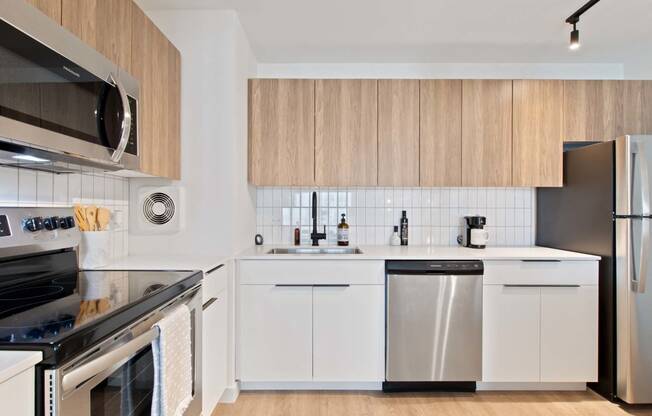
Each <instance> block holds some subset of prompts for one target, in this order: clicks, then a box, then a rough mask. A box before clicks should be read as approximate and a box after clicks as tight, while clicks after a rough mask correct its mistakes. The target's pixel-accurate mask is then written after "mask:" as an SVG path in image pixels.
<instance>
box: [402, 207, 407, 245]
mask: <svg viewBox="0 0 652 416" xmlns="http://www.w3.org/2000/svg"><path fill="white" fill-rule="evenodd" d="M401 245H402V246H407V245H408V219H407V211H403V215H402V216H401Z"/></svg>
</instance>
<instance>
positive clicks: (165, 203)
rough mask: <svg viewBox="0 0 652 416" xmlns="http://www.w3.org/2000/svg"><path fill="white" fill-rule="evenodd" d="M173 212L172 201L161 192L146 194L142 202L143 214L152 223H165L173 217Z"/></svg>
mask: <svg viewBox="0 0 652 416" xmlns="http://www.w3.org/2000/svg"><path fill="white" fill-rule="evenodd" d="M174 212H175V206H174V201H173V200H172V198H170V196H169V195H167V194H164V193H162V192H155V193H153V194H150V195H148V196H147V197H146V198H145V201H144V202H143V215H144V216H145V218H146V219H147V221H149V222H151V223H152V224H156V225H163V224H167V223H168V222H170V220H171V219H172V217H174Z"/></svg>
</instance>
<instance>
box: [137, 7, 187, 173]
mask: <svg viewBox="0 0 652 416" xmlns="http://www.w3.org/2000/svg"><path fill="white" fill-rule="evenodd" d="M132 20H133V24H132V54H131V58H132V59H131V73H132V74H133V75H134V76H135V77H136V79H138V80H139V81H140V101H139V114H138V117H139V120H138V125H139V137H138V142H139V147H140V170H141V171H142V172H144V173H147V174H150V175H153V176H161V177H166V178H170V179H179V178H180V176H181V165H180V160H181V155H180V150H181V143H180V140H181V138H180V131H179V129H180V127H179V126H180V124H179V123H180V122H179V117H180V76H181V70H180V67H181V58H180V55H179V51H177V50H176V48H175V47H174V46H173V45H172V44H171V43H170V42H169V41H168V40H167V39H166V38H165V36H164V35H163V34H162V33H161V32H160V30H159V29H158V28H157V27H156V25H154V23H152V21H151V20H149V19H148V18H147V16H145V14H144V13H143V12H142V10H140V9H139V8H138V7H137V6H135V5H134V6H133V8H132Z"/></svg>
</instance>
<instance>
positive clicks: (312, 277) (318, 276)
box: [238, 260, 385, 383]
mask: <svg viewBox="0 0 652 416" xmlns="http://www.w3.org/2000/svg"><path fill="white" fill-rule="evenodd" d="M239 278H240V285H239V288H240V301H239V311H240V312H239V320H238V322H239V334H240V335H239V346H238V351H239V353H238V368H239V370H238V372H239V378H240V380H241V381H243V382H271V383H273V382H335V383H337V382H380V381H382V380H383V379H384V355H385V348H384V345H385V342H384V338H385V318H384V308H385V292H384V287H385V286H384V262H383V261H345V260H343V261H320V260H310V261H307V260H298V261H280V260H273V261H242V262H241V263H240V265H239Z"/></svg>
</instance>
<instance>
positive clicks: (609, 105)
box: [563, 81, 624, 141]
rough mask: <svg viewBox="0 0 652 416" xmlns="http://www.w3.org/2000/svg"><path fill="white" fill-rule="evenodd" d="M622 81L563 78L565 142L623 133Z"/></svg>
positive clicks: (599, 139) (601, 139) (592, 139)
mask: <svg viewBox="0 0 652 416" xmlns="http://www.w3.org/2000/svg"><path fill="white" fill-rule="evenodd" d="M623 96H624V94H623V82H622V81H564V104H563V106H564V134H563V138H564V141H605V140H611V139H614V138H616V137H618V136H620V135H622V134H623V133H624V120H623V118H624V115H623V111H624V110H623V100H624V98H623Z"/></svg>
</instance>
